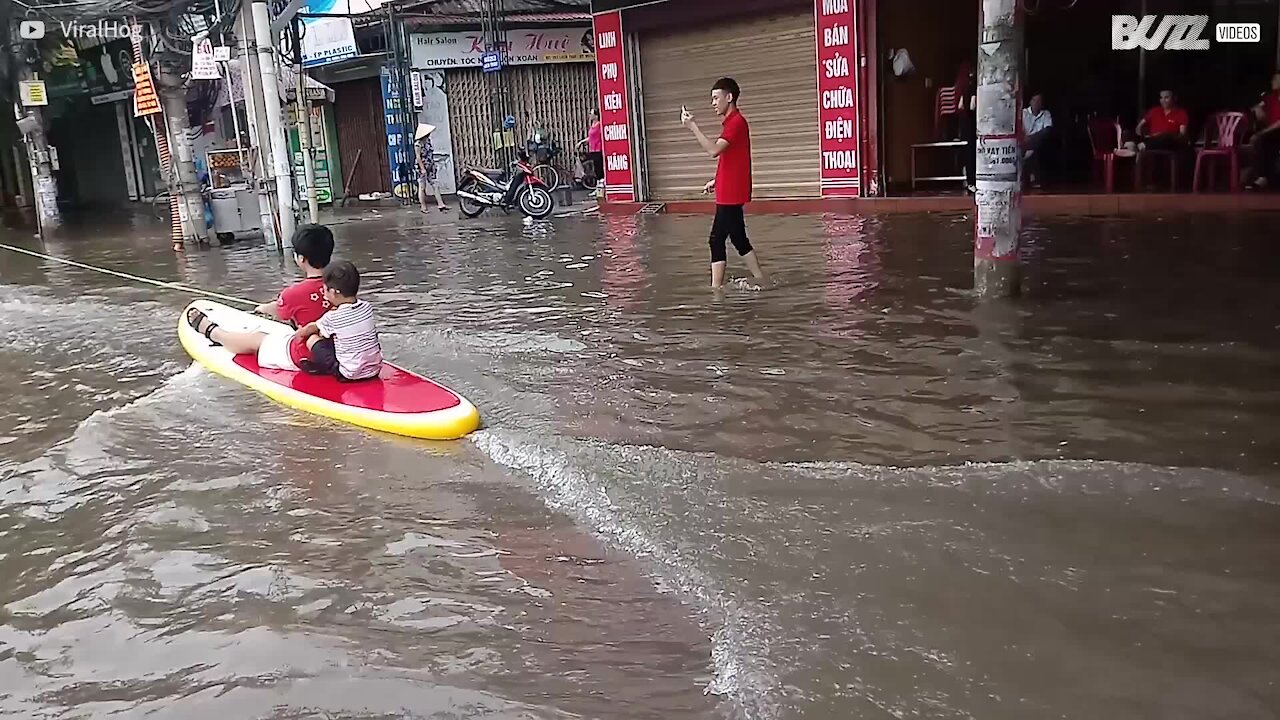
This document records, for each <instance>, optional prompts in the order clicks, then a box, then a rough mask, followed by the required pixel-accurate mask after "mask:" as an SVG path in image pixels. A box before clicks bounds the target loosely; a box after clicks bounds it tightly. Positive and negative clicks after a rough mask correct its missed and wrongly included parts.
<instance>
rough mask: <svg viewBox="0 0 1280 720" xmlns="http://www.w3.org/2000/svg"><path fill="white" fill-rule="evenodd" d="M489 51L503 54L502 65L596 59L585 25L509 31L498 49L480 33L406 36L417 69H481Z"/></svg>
mask: <svg viewBox="0 0 1280 720" xmlns="http://www.w3.org/2000/svg"><path fill="white" fill-rule="evenodd" d="M492 51H498V52H501V53H502V55H503V58H502V64H503V65H540V64H543V63H564V62H591V61H593V60H595V56H596V53H595V45H594V43H593V42H592V38H591V28H589V27H585V26H584V27H573V28H527V29H518V28H517V29H511V30H508V31H507V32H506V42H505V44H504V45H502V46H500V47H497V48H488V47H485V37H484V34H483V33H482V32H480V31H479V30H475V31H471V30H468V31H465V32H444V33H415V34H412V35H410V36H409V62H410V64H411V65H412V66H413V67H414V68H417V69H419V70H439V69H441V68H460V67H480V66H481V65H482V64H483V61H484V56H485V53H486V52H492Z"/></svg>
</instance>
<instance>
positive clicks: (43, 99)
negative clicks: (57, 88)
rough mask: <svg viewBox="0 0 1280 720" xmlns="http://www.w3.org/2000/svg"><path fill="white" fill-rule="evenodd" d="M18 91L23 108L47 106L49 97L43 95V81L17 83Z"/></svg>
mask: <svg viewBox="0 0 1280 720" xmlns="http://www.w3.org/2000/svg"><path fill="white" fill-rule="evenodd" d="M18 90H19V94H20V95H21V96H22V105H23V107H33V106H36V105H48V104H49V96H48V94H46V93H45V90H44V81H43V80H23V81H22V82H19V83H18Z"/></svg>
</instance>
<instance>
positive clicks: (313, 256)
mask: <svg viewBox="0 0 1280 720" xmlns="http://www.w3.org/2000/svg"><path fill="white" fill-rule="evenodd" d="M291 244H292V245H293V261H294V262H295V263H297V265H298V268H299V269H301V270H302V272H303V274H304V275H305V276H306V277H305V278H304V279H303V280H301V281H300V282H297V283H295V284H293V285H290V286H289V287H287V288H285V289H284V290H283V291H281V293H280V295H279V297H277V298H276V299H275V300H274V301H272V302H267V303H263V304H261V305H259V306H258V307H257V308H255V309H254V312H257V313H259V314H261V315H270V316H272V317H275V318H276V319H278V320H281V321H283V322H287V323H289V324H290V325H292V326H293V327H294V328H299V327H304V326H306V325H309V324H311V323H313V322H315V321H317V320H319V319H320V316H322V315H324V314H325V313H326V312H327V311H328V310H329V302H328V301H327V300H326V299H325V293H324V269H325V267H326V266H328V264H329V259H330V258H331V257H332V256H333V233H332V232H331V231H330V230H329V228H327V227H325V226H323V225H303V226H302V227H300V228H298V229H297V231H296V232H294V234H293V241H292V242H291ZM187 322H189V323H191V327H193V328H195V329H196V332H198V333H200V334H201V335H204V336H205V337H207V338H209V339H210V340H212V341H213V342H215V343H217V344H219V345H222V346H223V347H225V348H227V349H228V350H230V351H231V352H233V353H235V354H237V355H248V354H254V355H257V357H258V366H259V367H263V368H270V369H273V370H293V371H295V372H297V371H299V370H300V369H301V363H302V362H304V361H306V360H309V359H310V358H311V353H310V350H309V349H308V348H307V344H306V343H305V342H301V341H297V340H295V339H294V337H293V334H292V333H289V332H279V333H264V332H232V331H230V330H223V329H222V328H219V327H218V325H217V323H214V322H210V321H209V319H208V318H207V317H206V316H205V314H204V313H202V312H200V311H199V310H197V309H195V308H192V309H191V310H190V312H188V313H187Z"/></svg>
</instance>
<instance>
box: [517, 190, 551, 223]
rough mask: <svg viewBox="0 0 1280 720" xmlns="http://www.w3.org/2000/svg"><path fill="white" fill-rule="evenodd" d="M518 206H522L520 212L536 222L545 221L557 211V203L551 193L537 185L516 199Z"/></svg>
mask: <svg viewBox="0 0 1280 720" xmlns="http://www.w3.org/2000/svg"><path fill="white" fill-rule="evenodd" d="M516 204H518V205H519V206H520V212H522V213H524V214H525V215H527V216H529V217H531V218H533V219H534V220H542V219H545V218H546V217H547V216H548V215H550V214H551V212H552V211H553V210H555V209H556V201H555V199H553V198H552V197H551V193H549V192H547V191H546V189H545V188H542V187H538V186H537V185H530V186H528V187H526V188H525V189H524V190H521V191H520V197H518V198H516Z"/></svg>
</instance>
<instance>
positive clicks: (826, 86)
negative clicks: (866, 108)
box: [814, 0, 862, 197]
mask: <svg viewBox="0 0 1280 720" xmlns="http://www.w3.org/2000/svg"><path fill="white" fill-rule="evenodd" d="M854 5H855V0H815V2H814V16H815V18H816V20H817V45H818V138H819V143H818V147H819V150H820V155H821V163H822V164H821V168H822V196H823V197H857V196H858V194H859V190H860V188H861V186H862V182H861V172H860V167H861V164H862V154H861V152H860V148H861V147H862V140H861V138H862V123H861V122H860V118H859V112H858V72H859V70H858V65H859V60H858V46H857V38H858V26H857V22H858V20H857V13H855V12H854Z"/></svg>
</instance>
